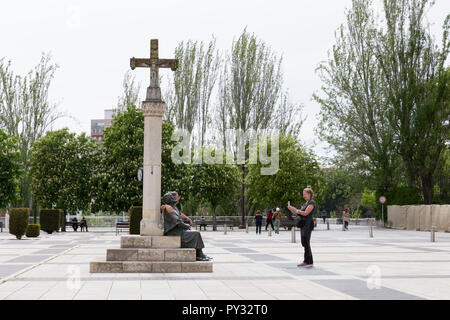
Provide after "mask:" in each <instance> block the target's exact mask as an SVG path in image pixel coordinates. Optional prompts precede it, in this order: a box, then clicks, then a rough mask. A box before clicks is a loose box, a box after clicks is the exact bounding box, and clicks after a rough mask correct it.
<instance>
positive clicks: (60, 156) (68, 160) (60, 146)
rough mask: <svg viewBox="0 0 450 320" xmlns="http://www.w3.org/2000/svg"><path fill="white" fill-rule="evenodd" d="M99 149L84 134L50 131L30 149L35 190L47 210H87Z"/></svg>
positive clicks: (66, 130)
mask: <svg viewBox="0 0 450 320" xmlns="http://www.w3.org/2000/svg"><path fill="white" fill-rule="evenodd" d="M97 162H98V147H97V145H96V144H95V143H94V141H93V140H92V139H91V138H90V137H88V136H86V135H85V134H84V133H82V134H81V135H79V136H77V135H76V134H75V133H70V132H69V130H68V129H62V130H58V131H50V132H47V133H46V135H45V136H43V137H42V138H40V139H39V140H38V141H36V142H35V143H34V144H33V146H32V149H31V159H30V165H31V177H32V191H33V195H34V197H35V198H36V200H38V201H39V203H40V205H41V206H42V207H45V208H58V209H62V210H64V211H71V212H75V211H78V210H88V209H89V208H90V204H91V200H92V197H93V189H94V186H93V181H92V176H93V174H94V173H95V167H96V164H97Z"/></svg>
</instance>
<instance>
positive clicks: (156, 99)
mask: <svg viewBox="0 0 450 320" xmlns="http://www.w3.org/2000/svg"><path fill="white" fill-rule="evenodd" d="M130 67H131V69H132V70H134V69H135V68H136V67H137V68H150V86H149V87H148V88H147V96H146V99H145V101H142V112H143V113H144V119H145V120H144V179H143V184H144V194H143V204H142V220H141V236H162V235H163V227H162V224H161V221H160V220H161V218H160V206H161V137H162V117H163V115H164V112H165V111H166V103H165V102H164V101H163V100H162V98H161V88H160V87H159V68H170V69H171V70H172V71H175V70H176V69H177V67H178V60H176V59H159V56H158V40H157V39H152V40H151V41H150V59H136V58H134V57H133V58H131V59H130Z"/></svg>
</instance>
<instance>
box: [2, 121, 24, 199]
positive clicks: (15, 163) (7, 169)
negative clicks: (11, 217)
mask: <svg viewBox="0 0 450 320" xmlns="http://www.w3.org/2000/svg"><path fill="white" fill-rule="evenodd" d="M0 150H1V151H0V208H6V207H8V206H9V204H10V203H11V202H13V201H15V200H16V199H17V197H18V193H19V178H20V176H21V174H22V168H21V165H20V152H19V150H18V146H17V139H16V138H14V137H11V136H9V135H7V134H6V133H5V132H4V131H3V130H1V129H0Z"/></svg>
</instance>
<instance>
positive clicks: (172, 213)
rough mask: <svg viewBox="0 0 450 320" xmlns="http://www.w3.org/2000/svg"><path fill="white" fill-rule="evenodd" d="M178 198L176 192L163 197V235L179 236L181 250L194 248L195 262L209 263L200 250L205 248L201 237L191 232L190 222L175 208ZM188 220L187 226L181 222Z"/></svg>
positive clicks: (196, 232) (193, 231)
mask: <svg viewBox="0 0 450 320" xmlns="http://www.w3.org/2000/svg"><path fill="white" fill-rule="evenodd" d="M179 200H180V196H179V195H178V193H177V192H168V193H166V194H165V195H164V196H163V201H164V203H165V205H162V206H161V210H164V235H165V236H180V237H181V247H182V248H195V249H196V257H197V261H209V260H211V257H208V256H206V255H205V254H204V253H203V251H202V249H203V248H204V247H205V245H204V243H203V240H202V235H201V234H200V232H199V231H195V230H191V226H192V220H191V219H190V218H189V217H188V216H186V215H185V214H184V213H182V212H180V211H179V210H178V208H177V206H176V205H177V203H178V201H179ZM183 220H188V221H189V224H186V223H184V222H183Z"/></svg>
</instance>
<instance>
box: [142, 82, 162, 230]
mask: <svg viewBox="0 0 450 320" xmlns="http://www.w3.org/2000/svg"><path fill="white" fill-rule="evenodd" d="M158 89H159V88H158ZM148 98H150V97H147V100H145V101H143V102H142V111H143V113H144V177H143V187H144V190H143V203H142V220H141V236H162V235H163V233H164V230H163V226H162V221H161V218H160V216H161V214H160V206H161V139H162V116H163V114H164V112H165V109H166V105H165V103H164V101H161V100H160V99H158V100H149V99H148Z"/></svg>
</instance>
